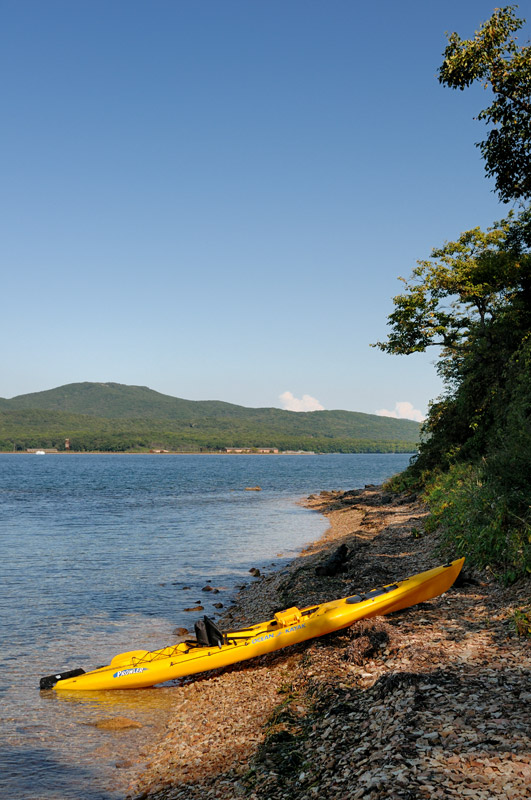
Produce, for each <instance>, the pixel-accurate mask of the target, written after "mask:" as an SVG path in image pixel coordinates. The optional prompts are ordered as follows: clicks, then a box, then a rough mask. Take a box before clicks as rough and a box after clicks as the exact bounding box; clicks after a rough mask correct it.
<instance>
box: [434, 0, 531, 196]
mask: <svg viewBox="0 0 531 800" xmlns="http://www.w3.org/2000/svg"><path fill="white" fill-rule="evenodd" d="M514 9H515V6H506V7H504V8H497V9H495V11H494V13H493V14H492V16H491V18H490V19H489V20H487V22H485V23H483V25H482V26H481V28H480V29H479V31H477V32H476V34H475V36H474V38H473V39H461V38H460V37H459V36H458V34H457V33H452V34H450V35H449V36H448V46H447V48H446V50H445V52H444V62H443V64H442V66H441V68H440V70H439V81H440V83H442V84H444V85H445V86H449V87H450V88H452V89H461V90H463V89H465V88H466V87H468V86H470V85H471V84H473V83H475V82H480V83H481V84H482V85H483V87H484V88H485V89H491V90H492V92H493V95H494V99H493V101H492V103H491V104H490V105H489V106H488V107H487V108H485V109H484V110H483V111H481V112H480V114H479V115H478V119H480V120H484V121H485V122H486V123H487V124H488V125H490V126H492V127H491V129H490V131H489V133H488V135H487V138H486V139H485V140H484V141H483V142H480V143H479V144H478V147H479V148H480V150H481V153H482V155H483V157H484V159H485V166H486V172H487V175H489V176H490V177H494V178H495V182H496V190H497V192H498V193H499V195H500V198H501V199H502V200H503V201H504V202H509V201H510V200H514V199H518V198H528V197H529V196H531V124H530V116H531V48H530V47H529V46H524V47H521V46H519V45H518V44H517V39H516V37H515V36H514V35H513V34H514V33H516V31H518V30H519V29H520V28H521V27H522V25H523V24H524V22H525V20H520V19H518V18H517V17H516V16H515V13H514Z"/></svg>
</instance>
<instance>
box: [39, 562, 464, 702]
mask: <svg viewBox="0 0 531 800" xmlns="http://www.w3.org/2000/svg"><path fill="white" fill-rule="evenodd" d="M463 562H464V558H461V559H458V560H456V561H453V562H451V563H449V564H445V565H444V566H440V567H435V568H434V569H431V570H427V571H426V572H420V573H418V574H417V575H413V576H411V577H410V578H406V579H405V580H402V581H398V582H397V583H394V584H386V585H385V586H382V587H381V588H380V589H373V590H371V591H370V592H367V593H366V594H359V595H353V596H350V597H344V598H342V599H340V600H333V601H331V602H328V603H321V604H320V605H315V606H310V607H308V608H303V609H298V608H291V609H287V610H286V611H284V612H280V613H279V614H275V617H274V618H273V619H271V620H268V621H266V622H263V623H260V624H258V625H253V626H251V627H249V628H244V629H241V630H238V631H234V632H230V633H226V634H225V643H224V644H222V645H220V646H215V645H214V646H204V645H197V643H195V642H194V643H192V642H183V643H181V644H178V645H172V646H169V647H164V648H161V649H160V650H154V651H147V650H133V651H130V652H127V653H120V654H119V655H117V656H115V657H114V658H113V659H112V661H111V663H110V664H109V665H108V666H105V667H101V668H99V669H95V670H92V671H91V672H86V673H84V674H82V675H76V676H75V677H69V678H66V679H64V680H58V681H57V683H56V684H55V686H54V687H53V688H54V689H55V690H56V691H58V692H61V691H68V692H72V691H106V690H109V689H141V688H144V687H147V686H154V685H155V684H159V683H164V682H166V681H170V680H174V679H176V678H182V677H185V676H186V675H194V674H196V673H199V672H206V671H208V670H213V669H219V668H220V667H227V666H230V665H232V664H235V663H237V662H239V661H245V660H247V659H250V658H255V657H256V656H260V655H264V654H266V653H271V652H273V651H275V650H280V649H281V648H283V647H287V646H288V645H292V644H298V643H299V642H304V641H306V640H307V639H313V638H315V637H318V636H324V635H325V634H327V633H332V632H333V631H337V630H341V629H343V628H348V627H349V626H350V625H352V624H353V623H354V622H357V621H358V620H361V619H367V618H370V617H375V616H380V615H383V614H390V613H392V612H393V611H399V610H401V609H403V608H409V607H410V606H413V605H416V604H417V603H422V602H424V601H426V600H430V599H431V598H433V597H437V596H438V595H441V594H443V593H444V592H445V591H447V589H449V588H450V586H451V585H452V584H453V582H454V581H455V579H456V578H457V576H458V575H459V572H460V570H461V568H462V566H463Z"/></svg>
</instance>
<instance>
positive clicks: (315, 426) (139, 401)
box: [0, 383, 419, 452]
mask: <svg viewBox="0 0 531 800" xmlns="http://www.w3.org/2000/svg"><path fill="white" fill-rule="evenodd" d="M66 437H68V438H70V440H71V446H72V449H75V450H113V451H121V450H146V449H150V448H164V449H168V450H177V451H179V450H181V451H184V450H186V451H199V450H207V451H208V450H212V451H215V450H220V449H224V448H225V447H248V448H255V447H278V448H279V449H280V450H314V451H319V452H336V451H338V452H393V451H400V452H412V451H414V450H415V449H416V443H417V441H418V438H419V425H418V423H417V422H413V421H411V420H398V419H393V418H391V417H380V416H377V415H374V414H362V413H359V412H354V411H312V412H307V413H295V412H292V411H282V410H280V409H278V408H246V407H244V406H238V405H234V404H232V403H223V402H219V401H194V400H183V399H181V398H177V397H171V396H169V395H165V394H161V393H160V392H155V391H153V390H152V389H149V388H148V387H146V386H125V385H122V384H118V383H72V384H68V385H66V386H60V387H58V388H56V389H50V390H48V391H44V392H34V393H32V394H25V395H19V396H18V397H13V398H12V399H10V400H7V399H2V398H0V448H1V449H3V450H13V449H14V448H15V449H26V448H28V447H57V448H58V449H63V448H64V439H65V438H66Z"/></svg>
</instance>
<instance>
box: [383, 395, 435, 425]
mask: <svg viewBox="0 0 531 800" xmlns="http://www.w3.org/2000/svg"><path fill="white" fill-rule="evenodd" d="M376 413H377V414H378V416H379V417H395V419H414V420H416V422H424V420H425V419H426V417H425V416H424V414H423V413H422V411H419V409H418V408H413V403H408V402H407V400H403V401H402V402H400V403H396V404H395V410H394V411H388V410H387V409H386V408H381V409H380V410H379V411H377V412H376Z"/></svg>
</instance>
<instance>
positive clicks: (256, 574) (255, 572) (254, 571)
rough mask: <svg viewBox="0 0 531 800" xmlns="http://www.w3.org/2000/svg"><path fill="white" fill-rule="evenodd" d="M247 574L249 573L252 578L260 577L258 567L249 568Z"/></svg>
mask: <svg viewBox="0 0 531 800" xmlns="http://www.w3.org/2000/svg"><path fill="white" fill-rule="evenodd" d="M249 572H250V573H251V575H252V576H253V578H259V577H260V570H259V569H258V567H251V569H250V570H249Z"/></svg>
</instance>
